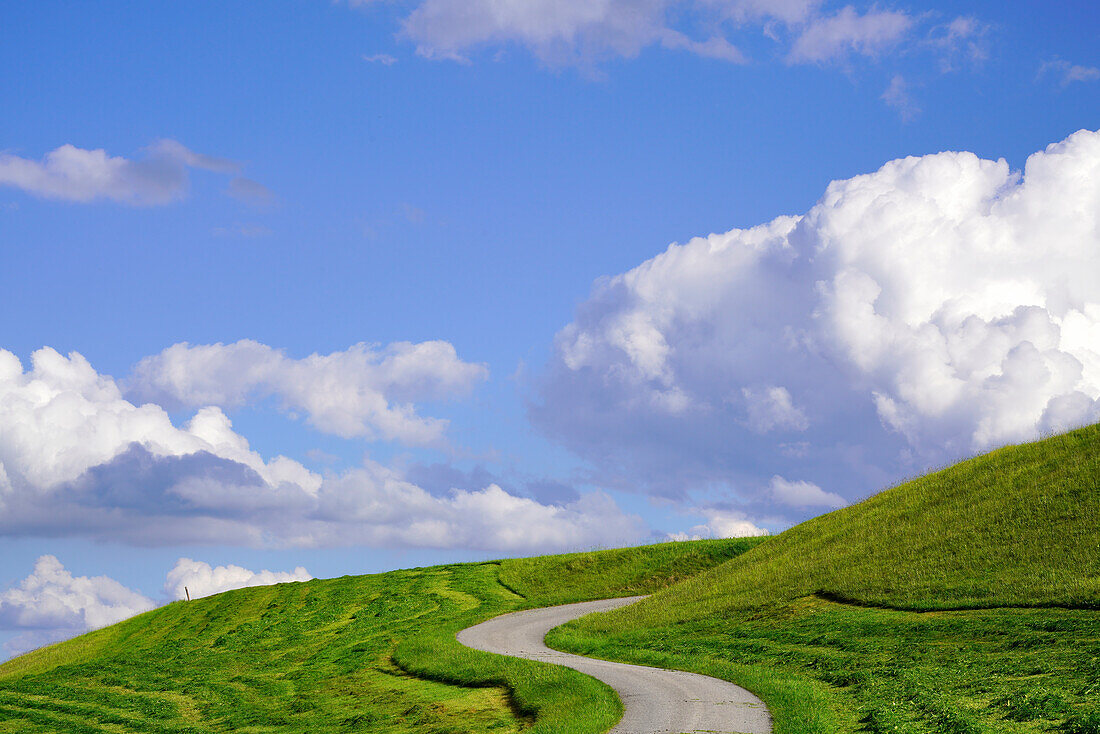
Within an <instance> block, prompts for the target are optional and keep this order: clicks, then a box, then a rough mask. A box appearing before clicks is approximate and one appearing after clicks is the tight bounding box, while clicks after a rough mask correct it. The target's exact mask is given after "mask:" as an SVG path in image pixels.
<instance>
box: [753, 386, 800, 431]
mask: <svg viewBox="0 0 1100 734" xmlns="http://www.w3.org/2000/svg"><path fill="white" fill-rule="evenodd" d="M741 394H742V395H743V396H744V398H745V403H746V405H747V407H748V424H749V427H750V428H751V429H752V430H753V431H755V432H757V433H767V432H768V431H772V430H793V431H805V430H806V429H807V428H808V427H809V425H810V422H809V421H808V420H807V419H806V414H805V413H803V412H802V411H801V410H799V409H798V408H797V407H796V406H795V404H794V402H793V401H792V399H791V394H790V392H788V391H787V388H785V387H776V386H771V387H766V388H760V389H754V388H751V387H745V388H742V389H741Z"/></svg>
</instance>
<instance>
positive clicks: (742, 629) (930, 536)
mask: <svg viewBox="0 0 1100 734" xmlns="http://www.w3.org/2000/svg"><path fill="white" fill-rule="evenodd" d="M549 641H550V643H551V644H552V645H553V646H555V647H559V648H562V649H567V650H570V651H573V652H578V653H581V654H588V655H594V656H597V657H604V658H610V659H616V660H624V661H631V662H640V663H647V664H653V665H662V666H667V667H677V668H683V669H687V670H694V671H697V672H701V673H706V674H710V675H716V676H718V677H723V678H726V679H729V680H732V681H734V682H738V683H741V684H742V685H745V686H746V687H748V688H750V689H751V690H753V691H754V692H755V693H757V694H758V695H760V696H761V697H762V698H763V699H764V700H765V702H766V703H767V704H768V705H769V708H770V709H771V710H772V712H773V715H774V716H775V717H776V729H777V732H778V733H779V734H810V733H814V734H817V733H820V734H832V733H833V732H857V731H865V732H929V733H941V732H944V733H947V734H980V733H982V732H989V733H990V734H993V733H996V732H1048V731H1054V732H1066V733H1067V734H1100V426H1092V427H1089V428H1084V429H1081V430H1078V431H1074V432H1071V433H1068V434H1065V435H1061V436H1056V437H1053V438H1050V439H1047V440H1045V441H1041V442H1037V443H1033V444H1026V445H1021V446H1012V447H1006V448H1003V449H1000V450H997V451H994V452H992V453H990V454H987V455H985V456H981V457H977V458H975V459H972V460H969V461H966V462H963V463H961V464H958V465H956V466H953V467H950V468H948V469H945V470H943V471H940V472H936V473H933V474H930V475H928V476H925V477H922V478H920V479H917V480H914V481H912V482H908V483H906V484H904V485H901V486H898V487H895V488H892V489H889V490H887V491H884V492H882V493H880V494H878V495H876V496H874V497H872V498H870V499H868V500H866V501H864V502H862V503H860V504H858V505H855V506H852V507H847V508H844V509H842V510H839V511H837V512H833V513H830V514H828V515H824V516H821V517H818V518H814V519H813V520H810V521H808V522H806V523H803V524H802V525H799V526H797V527H795V528H792V529H791V530H789V531H787V532H785V533H783V534H781V535H779V536H776V537H775V538H773V539H771V540H769V541H768V542H767V543H764V544H762V545H761V546H760V547H758V548H756V549H754V550H752V551H751V552H748V553H745V554H744V555H741V556H738V557H737V558H735V559H733V560H731V561H729V562H727V563H725V564H723V565H721V566H717V567H715V568H714V569H712V570H710V571H708V572H705V573H702V574H700V575H699V576H696V577H694V578H692V579H690V580H688V581H686V582H684V583H682V584H679V585H677V586H674V587H672V588H669V589H667V590H665V591H663V592H660V593H658V594H655V595H654V596H653V597H651V598H650V599H647V600H645V601H643V602H641V603H639V604H636V605H633V606H631V607H628V608H626V609H623V610H619V611H616V612H611V613H607V614H601V615H593V616H591V617H588V618H585V619H584V620H579V621H577V622H573V623H570V624H569V625H567V626H565V627H564V628H559V629H558V630H556V631H554V632H553V633H551V636H550V638H549Z"/></svg>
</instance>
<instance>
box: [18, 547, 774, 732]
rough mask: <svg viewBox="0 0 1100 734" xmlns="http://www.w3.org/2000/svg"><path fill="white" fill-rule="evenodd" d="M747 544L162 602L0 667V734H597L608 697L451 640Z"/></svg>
mask: <svg viewBox="0 0 1100 734" xmlns="http://www.w3.org/2000/svg"><path fill="white" fill-rule="evenodd" d="M754 544H755V541H754V540H731V541H701V542H694V543H666V544H661V545H655V546H646V547H641V548H628V549H620V550H609V551H597V552H592V553H579V554H571V555H565V556H546V557H543V558H536V559H527V560H518V561H513V560H508V561H502V562H497V563H472V564H454V565H449V566H438V567H432V568H420V569H411V570H404V571H394V572H391V573H386V574H377V575H371V576H356V577H350V576H349V577H344V578H339V579H329V580H315V581H310V582H308V583H295V584H280V585H278V586H266V587H257V588H250V589H240V590H238V591H232V592H228V593H225V594H220V595H218V596H214V597H209V598H205V599H199V600H196V601H193V602H175V603H173V604H169V605H168V606H166V607H162V608H160V609H157V610H154V611H152V612H148V613H146V614H143V615H140V616H138V617H135V618H133V619H130V620H127V621H125V622H122V623H120V624H117V625H115V626H113V627H109V628H107V629H103V630H99V631H97V632H93V633H90V634H87V635H84V636H82V637H79V638H76V639H74V640H70V641H67V642H63V643H60V644H57V645H53V646H51V647H48V648H44V649H42V650H38V651H35V652H32V653H29V654H27V655H24V656H22V657H20V658H16V659H14V660H11V661H8V662H7V663H5V664H3V665H0V732H5V733H8V732H20V733H28V734H29V733H31V732H73V733H74V734H99V733H100V732H112V733H114V734H120V733H122V732H156V733H164V734H169V733H172V734H185V733H186V734H205V733H206V732H228V731H233V732H256V733H259V732H265V733H266V732H272V733H273V732H285V733H287V734H290V733H294V734H297V733H298V732H306V731H308V732H392V733H397V734H402V733H406V734H416V733H425V734H427V733H429V732H430V733H432V734H459V733H461V732H470V733H471V734H472V733H474V732H478V733H480V732H489V731H492V732H516V731H519V730H521V729H523V730H528V731H532V732H554V733H555V734H565V733H569V732H576V733H577V734H580V733H582V732H584V733H587V734H596V733H597V732H601V731H605V730H606V729H607V728H609V727H610V726H611V724H613V723H614V722H615V721H616V720H617V719H618V716H619V715H620V712H621V708H620V705H619V703H618V701H617V699H616V698H615V697H614V695H613V694H612V693H611V692H610V689H608V688H607V687H606V686H604V685H603V684H601V683H598V682H596V681H594V680H592V679H590V678H586V677H585V676H582V675H580V674H578V673H575V672H574V671H571V670H566V669H564V668H557V667H554V666H548V665H544V664H540V663H532V662H530V661H524V660H516V659H510V658H502V657H499V656H494V655H489V654H487V653H481V652H477V651H474V650H470V649H468V648H465V647H462V646H461V645H459V644H458V643H457V641H456V640H455V638H454V635H455V632H456V631H457V630H459V629H461V628H463V627H467V626H470V625H472V624H475V623H477V622H480V621H483V620H485V619H488V618H489V617H492V616H495V615H497V614H501V613H503V612H506V611H512V610H515V609H523V608H528V607H532V606H544V605H548V604H553V603H558V602H566V601H576V600H582V599H592V598H600V597H612V596H630V595H634V594H639V593H648V592H651V591H655V590H657V589H660V588H662V587H664V586H667V585H668V584H669V583H671V582H672V581H674V580H680V579H683V578H686V577H690V576H691V575H693V574H696V573H698V572H700V571H702V570H705V569H708V568H710V567H713V566H715V565H717V564H719V563H722V562H724V561H726V560H728V559H729V558H731V557H733V556H735V555H737V554H738V553H741V552H744V551H745V550H747V549H748V548H750V547H752V546H753V545H754ZM501 577H505V578H506V579H507V582H506V584H507V585H505V584H503V583H501V581H500V578H501ZM547 578H553V580H554V583H553V584H547V583H546V579H547ZM410 673H415V675H411V674H410ZM528 727H532V728H530V729H528Z"/></svg>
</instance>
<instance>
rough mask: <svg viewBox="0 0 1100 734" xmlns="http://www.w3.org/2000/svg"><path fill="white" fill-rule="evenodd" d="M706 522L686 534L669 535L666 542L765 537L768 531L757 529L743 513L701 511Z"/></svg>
mask: <svg viewBox="0 0 1100 734" xmlns="http://www.w3.org/2000/svg"><path fill="white" fill-rule="evenodd" d="M702 513H703V514H704V515H705V516H706V518H707V520H706V522H704V523H701V524H699V525H696V526H695V527H693V528H691V530H689V531H687V532H679V533H669V534H668V536H667V539H668V540H677V541H679V540H703V539H705V538H754V537H757V536H760V535H767V534H768V531H767V530H765V529H764V528H761V527H757V526H756V525H755V524H753V522H752V521H750V520H749V519H748V517H747V516H746V515H745V514H744V513H743V512H737V511H731V510H702Z"/></svg>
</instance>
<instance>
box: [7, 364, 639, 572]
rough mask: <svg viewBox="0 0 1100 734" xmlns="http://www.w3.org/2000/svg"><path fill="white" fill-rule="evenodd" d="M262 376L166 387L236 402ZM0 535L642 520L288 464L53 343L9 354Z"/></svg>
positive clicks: (395, 536) (319, 542)
mask: <svg viewBox="0 0 1100 734" xmlns="http://www.w3.org/2000/svg"><path fill="white" fill-rule="evenodd" d="M444 351H445V352H446V350H444ZM184 354H185V356H188V355H187V353H186V352H185V353H184ZM261 354H268V355H269V356H270V353H265V352H263V351H262V350H261ZM404 354H405V352H402V351H400V350H399V352H398V353H397V354H396V355H395V356H394V359H397V360H398V361H399V360H400V357H402V356H403V355H404ZM214 356H215V358H220V356H219V354H218V352H217V351H215V352H214ZM444 356H446V355H444ZM276 357H277V358H278V359H279V360H281V359H283V358H282V357H281V356H279V355H276ZM215 361H217V360H215ZM148 364H149V363H146V365H148ZM184 364H185V365H186V364H189V363H188V361H187V360H186V359H185V360H184ZM280 364H282V362H279V361H277V362H276V365H277V366H278V365H280ZM289 369H290V370H291V371H294V370H297V369H298V367H296V366H295V365H291V366H290V367H289ZM389 369H390V370H391V372H393V371H394V370H399V368H398V367H395V366H393V365H390V366H389ZM424 372H425V371H424V369H423V365H422V364H421V361H420V360H419V359H412V360H410V361H409V362H408V371H407V374H406V375H405V377H404V378H403V379H398V378H397V377H395V376H394V375H393V374H391V375H390V378H391V382H392V383H393V384H395V385H398V388H395V390H396V392H397V394H401V393H400V389H401V388H402V387H407V389H409V390H414V391H417V392H418V393H421V394H422V393H423V392H424V391H430V390H431V389H435V388H434V387H433V385H434V383H433V382H432V381H431V380H429V381H428V383H429V384H428V385H427V386H424V385H423V384H421V383H422V382H423V379H424V378H423V374H424ZM171 374H174V375H176V376H177V377H179V375H180V374H187V373H186V371H184V372H182V373H181V372H174V373H171ZM215 374H217V371H215ZM368 378H371V374H370V373H369V372H368ZM368 378H365V379H368ZM181 379H182V378H181ZM250 380H251V378H248V377H246V378H243V379H240V380H237V381H235V382H234V381H232V380H230V381H228V382H227V383H226V384H224V385H222V386H221V387H220V388H219V387H217V383H216V381H204V380H203V379H201V378H200V377H195V378H194V379H191V380H190V381H187V380H184V381H183V382H182V383H180V382H177V383H168V384H170V385H171V384H176V385H178V384H185V385H188V386H190V388H189V389H191V390H200V389H201V390H202V391H204V392H202V393H201V394H202V395H204V396H206V397H218V398H222V399H225V400H229V401H231V400H232V399H233V398H234V397H235V396H239V395H243V394H245V393H246V392H247V391H248V390H250V389H251V388H252V386H253V384H255V383H254V382H252V381H250ZM307 387H308V385H307ZM303 389H305V388H303ZM218 390H221V392H218ZM179 392H180V395H181V396H183V397H186V396H187V395H189V394H191V393H188V392H187V391H186V390H182V389H181V390H180V391H179ZM353 406H354V403H353ZM0 534H2V535H8V536H28V535H36V536H51V535H66V536H73V535H82V536H85V537H92V538H97V539H104V540H121V541H124V542H130V543H137V544H154V545H164V544H171V543H184V542H187V543H194V542H199V543H203V542H208V543H228V544H249V545H253V546H260V547H269V546H280V547H285V546H299V547H301V546H309V547H324V546H348V545H374V546H387V547H395V546H397V547H429V548H476V549H486V550H507V551H535V550H550V549H560V548H575V547H588V546H592V545H595V544H623V543H629V542H633V541H637V540H640V539H642V538H643V537H644V528H643V527H642V524H641V522H640V521H639V520H638V519H637V518H636V517H633V516H630V515H627V514H625V513H623V512H622V511H621V510H620V509H619V508H618V507H617V506H616V505H615V504H614V502H612V501H611V500H610V499H608V498H607V497H606V496H605V495H601V494H590V495H586V496H583V497H580V498H572V499H570V500H569V501H566V502H559V503H541V502H538V501H536V500H533V499H529V498H526V497H518V496H515V495H512V494H510V493H508V492H506V491H504V490H503V489H501V488H500V487H499V486H496V485H494V484H489V485H487V486H476V487H458V488H453V489H452V490H451V491H449V492H446V493H439V492H436V493H432V492H429V491H427V490H425V489H423V488H421V487H420V486H417V485H416V484H414V483H412V482H411V481H408V480H407V479H406V478H405V476H404V475H403V474H402V473H401V472H400V471H398V470H396V469H393V468H389V467H386V466H383V465H381V464H378V463H376V462H371V461H366V462H364V464H363V466H361V467H359V468H355V469H351V470H348V471H345V472H343V473H332V474H329V475H326V476H323V477H322V476H321V475H319V474H315V473H313V472H311V471H309V470H307V469H306V468H305V467H304V466H302V465H301V464H300V463H298V462H297V461H294V460H292V459H289V458H287V457H283V456H278V457H275V458H273V459H265V458H264V457H261V456H260V455H259V454H258V453H257V452H255V451H253V450H252V449H251V447H250V446H249V443H248V441H247V439H245V437H244V436H242V435H240V434H239V433H237V432H236V431H234V430H233V427H232V424H231V423H230V421H229V418H228V417H227V416H226V415H225V414H224V413H223V412H222V411H221V409H219V408H218V407H214V406H207V407H204V408H201V409H199V410H198V411H197V412H196V413H195V414H194V416H193V417H192V418H191V419H190V420H189V421H187V422H186V423H185V424H184V425H182V426H176V425H174V424H173V422H172V419H171V417H170V416H169V415H168V413H167V412H165V410H164V409H163V408H162V407H160V406H159V405H156V404H154V403H145V404H142V405H136V404H134V403H133V402H130V401H129V400H127V399H126V398H125V397H123V394H122V391H121V389H120V388H119V385H118V384H117V382H116V381H115V380H114V379H112V378H111V377H108V376H106V375H101V374H99V373H97V372H96V370H95V369H94V368H93V367H92V366H91V365H90V364H89V363H88V361H87V360H86V359H84V357H82V356H81V355H79V354H76V353H73V354H70V355H69V356H67V357H66V356H63V355H61V354H59V353H57V352H56V351H54V350H52V349H48V348H46V349H42V350H39V351H38V352H35V353H34V355H33V356H32V358H31V368H30V369H29V370H27V371H24V370H23V367H22V364H21V363H20V361H19V359H18V358H16V357H15V355H13V354H11V353H10V352H4V351H0Z"/></svg>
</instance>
